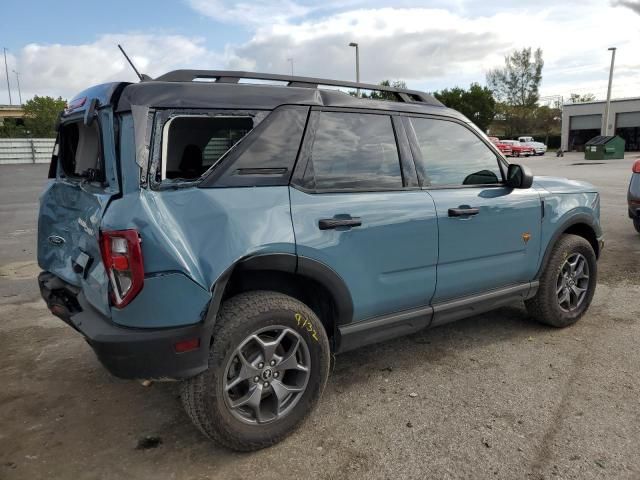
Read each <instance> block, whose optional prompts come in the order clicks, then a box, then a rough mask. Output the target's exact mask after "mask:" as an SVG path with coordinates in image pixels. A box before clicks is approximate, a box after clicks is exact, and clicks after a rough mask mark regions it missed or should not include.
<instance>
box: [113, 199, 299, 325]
mask: <svg viewBox="0 0 640 480" xmlns="http://www.w3.org/2000/svg"><path fill="white" fill-rule="evenodd" d="M102 227H103V228H104V229H109V230H120V229H127V228H135V229H137V230H138V231H139V232H140V236H141V237H142V238H143V239H144V240H143V243H142V252H143V258H144V270H145V275H146V277H145V286H144V288H143V290H142V292H141V294H140V296H139V297H138V298H136V299H134V301H133V302H132V304H131V305H130V306H134V305H135V306H136V308H135V310H136V311H135V312H134V311H131V312H130V311H129V310H130V309H129V307H127V308H125V309H123V310H122V311H119V312H118V313H117V315H114V317H113V320H114V321H115V322H116V323H120V324H123V325H128V326H136V327H139V328H156V327H166V326H170V325H171V324H172V323H171V322H173V325H185V324H189V323H196V322H198V321H200V320H201V319H202V316H201V315H199V313H201V312H202V311H203V309H204V308H205V307H206V305H207V303H208V301H209V300H210V298H211V292H212V289H213V287H214V285H215V283H216V280H217V279H218V278H220V276H221V275H222V274H223V273H224V271H225V270H227V269H228V268H229V266H230V265H233V264H234V263H236V262H237V261H238V260H240V259H242V258H245V257H248V256H250V255H260V254H266V253H288V254H295V240H294V236H293V227H292V224H291V212H290V208H289V192H288V188H287V187H270V188H256V189H246V188H225V189H216V188H211V189H201V188H197V187H192V188H185V189H179V190H173V191H172V190H168V191H153V190H148V189H143V190H141V191H139V192H138V193H137V194H136V193H132V194H128V195H125V196H123V198H121V199H118V200H116V201H114V202H113V203H112V205H111V206H110V207H109V209H108V211H107V213H106V214H105V216H104V218H103V220H102ZM168 272H180V274H182V275H184V276H186V277H188V278H186V282H180V285H181V287H180V288H176V279H175V278H174V277H173V276H168V275H167V273H168ZM150 277H151V278H150ZM168 279H171V280H170V281H166V282H165V281H162V280H168ZM148 284H153V285H154V287H153V288H154V294H155V296H157V297H155V298H158V299H161V300H154V297H153V296H151V294H150V293H149V292H146V291H145V290H147V286H148ZM156 285H157V286H156ZM187 291H193V292H196V293H197V294H196V295H195V298H192V297H191V296H189V295H185V292H187ZM200 291H202V292H205V295H201V293H200ZM145 301H148V302H150V303H151V304H153V303H154V302H156V301H161V302H167V303H175V304H177V305H183V306H184V308H186V309H187V310H188V311H189V315H187V313H186V312H185V313H184V314H180V315H177V316H175V315H172V314H171V312H170V311H167V312H161V313H160V314H159V315H158V316H157V315H150V314H144V315H140V313H141V312H144V303H145ZM189 302H194V304H193V305H188V303H189ZM151 308H152V309H154V310H155V306H153V305H152V306H151Z"/></svg>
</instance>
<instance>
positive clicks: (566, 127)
mask: <svg viewBox="0 0 640 480" xmlns="http://www.w3.org/2000/svg"><path fill="white" fill-rule="evenodd" d="M605 104H606V102H604V101H597V102H587V103H570V104H565V105H564V106H563V108H562V143H561V145H562V149H563V150H566V151H573V150H577V151H584V147H585V144H586V143H587V142H588V141H589V140H591V139H592V138H593V137H595V136H597V135H604V134H605V131H604V125H603V124H602V123H603V117H604V109H605ZM609 132H610V133H611V134H615V135H619V136H620V137H622V138H623V139H624V141H625V150H626V151H639V150H640V97H634V98H620V99H615V100H611V109H610V111H609Z"/></svg>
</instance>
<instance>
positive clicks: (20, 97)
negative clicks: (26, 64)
mask: <svg viewBox="0 0 640 480" xmlns="http://www.w3.org/2000/svg"><path fill="white" fill-rule="evenodd" d="M12 72H13V73H15V74H16V83H17V84H18V99H19V100H20V106H22V92H21V91H20V74H19V73H18V72H16V71H15V70H12Z"/></svg>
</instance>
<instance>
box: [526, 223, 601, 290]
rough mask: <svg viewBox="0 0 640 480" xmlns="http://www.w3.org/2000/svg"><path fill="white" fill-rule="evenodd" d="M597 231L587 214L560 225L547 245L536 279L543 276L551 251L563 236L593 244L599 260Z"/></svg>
mask: <svg viewBox="0 0 640 480" xmlns="http://www.w3.org/2000/svg"><path fill="white" fill-rule="evenodd" d="M597 231H598V229H597V227H596V225H595V224H594V222H593V220H592V219H591V217H590V216H589V215H587V214H576V215H573V216H571V217H570V218H568V219H566V220H565V221H564V222H562V223H560V225H559V226H558V227H557V228H556V231H555V232H554V234H553V235H552V236H551V239H550V240H549V242H548V243H547V246H546V249H545V252H544V255H543V257H542V261H541V262H540V265H539V267H538V272H537V273H536V276H535V278H536V279H538V278H540V275H541V274H542V271H543V270H544V267H545V265H546V264H547V261H548V260H549V256H550V255H551V251H552V250H553V247H554V245H555V244H556V243H557V241H558V240H559V239H560V237H561V236H562V235H566V234H572V235H577V236H579V237H582V238H584V239H585V240H587V241H588V242H589V243H590V244H591V247H592V248H593V251H594V252H595V254H596V258H599V257H600V244H599V240H598V234H597V233H596V232H597Z"/></svg>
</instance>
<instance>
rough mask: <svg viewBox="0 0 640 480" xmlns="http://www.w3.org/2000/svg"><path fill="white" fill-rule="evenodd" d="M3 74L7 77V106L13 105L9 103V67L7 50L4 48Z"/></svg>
mask: <svg viewBox="0 0 640 480" xmlns="http://www.w3.org/2000/svg"><path fill="white" fill-rule="evenodd" d="M3 49H4V73H5V74H6V75H7V92H8V93H9V105H13V102H12V101H11V85H10V84H9V67H8V66H7V49H6V48H4V47H3Z"/></svg>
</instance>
